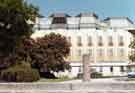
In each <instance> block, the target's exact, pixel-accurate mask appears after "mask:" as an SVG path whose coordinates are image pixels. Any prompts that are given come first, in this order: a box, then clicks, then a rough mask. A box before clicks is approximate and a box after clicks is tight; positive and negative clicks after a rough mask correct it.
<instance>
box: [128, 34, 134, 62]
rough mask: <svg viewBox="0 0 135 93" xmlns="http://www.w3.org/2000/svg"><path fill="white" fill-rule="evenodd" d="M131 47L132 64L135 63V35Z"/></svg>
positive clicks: (130, 57)
mask: <svg viewBox="0 0 135 93" xmlns="http://www.w3.org/2000/svg"><path fill="white" fill-rule="evenodd" d="M129 47H130V48H131V49H132V51H131V53H130V54H129V59H130V60H131V61H132V62H135V35H133V40H132V41H131V43H130V45H129Z"/></svg>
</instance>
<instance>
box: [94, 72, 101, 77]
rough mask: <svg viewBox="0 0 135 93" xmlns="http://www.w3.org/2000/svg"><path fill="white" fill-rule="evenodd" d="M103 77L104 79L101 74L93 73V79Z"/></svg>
mask: <svg viewBox="0 0 135 93" xmlns="http://www.w3.org/2000/svg"><path fill="white" fill-rule="evenodd" d="M101 77H102V73H99V72H92V73H91V78H101Z"/></svg>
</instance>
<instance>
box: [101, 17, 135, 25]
mask: <svg viewBox="0 0 135 93" xmlns="http://www.w3.org/2000/svg"><path fill="white" fill-rule="evenodd" d="M111 19H126V20H128V21H129V22H130V23H131V24H134V23H133V22H132V21H131V20H130V19H129V18H128V17H125V16H123V17H107V18H106V19H104V21H109V20H111Z"/></svg>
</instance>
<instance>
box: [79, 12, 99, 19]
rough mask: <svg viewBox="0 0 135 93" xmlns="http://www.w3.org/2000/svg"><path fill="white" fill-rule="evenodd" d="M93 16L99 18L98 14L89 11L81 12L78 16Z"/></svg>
mask: <svg viewBox="0 0 135 93" xmlns="http://www.w3.org/2000/svg"><path fill="white" fill-rule="evenodd" d="M91 16H93V17H95V18H98V16H97V15H96V14H95V13H87V12H85V13H80V14H78V15H77V16H76V17H91Z"/></svg>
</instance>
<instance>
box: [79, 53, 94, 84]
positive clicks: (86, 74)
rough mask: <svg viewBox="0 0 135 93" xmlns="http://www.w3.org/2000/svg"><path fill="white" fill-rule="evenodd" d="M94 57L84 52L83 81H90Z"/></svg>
mask: <svg viewBox="0 0 135 93" xmlns="http://www.w3.org/2000/svg"><path fill="white" fill-rule="evenodd" d="M92 62H93V60H92V57H91V56H90V55H88V54H84V55H83V58H82V63H83V81H84V82H85V81H90V79H91V77H90V73H91V71H90V63H92Z"/></svg>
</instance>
